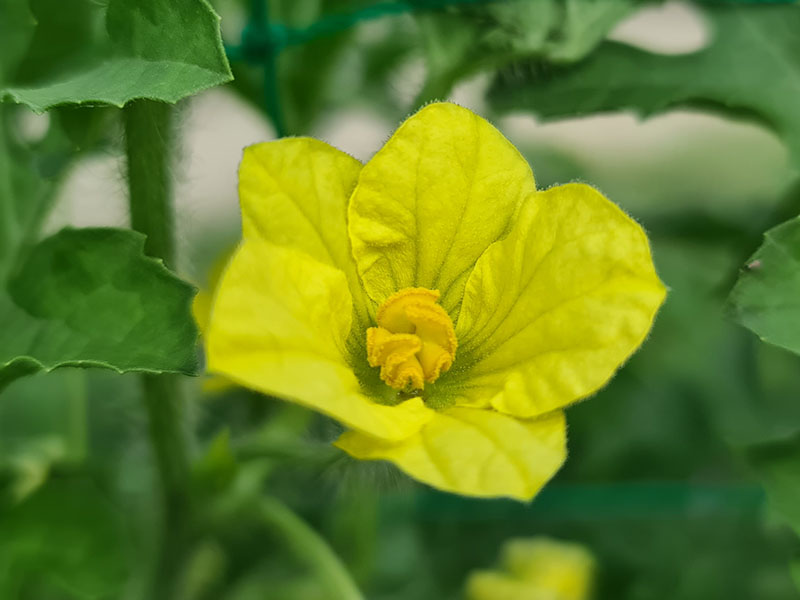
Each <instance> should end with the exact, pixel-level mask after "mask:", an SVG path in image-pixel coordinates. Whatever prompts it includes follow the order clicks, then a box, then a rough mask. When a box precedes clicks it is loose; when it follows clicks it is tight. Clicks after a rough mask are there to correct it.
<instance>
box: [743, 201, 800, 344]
mask: <svg viewBox="0 0 800 600" xmlns="http://www.w3.org/2000/svg"><path fill="white" fill-rule="evenodd" d="M729 306H730V309H731V313H732V315H733V317H734V318H735V319H736V320H737V321H738V322H739V323H741V324H742V325H744V326H745V327H747V328H748V329H750V330H752V331H753V332H755V333H756V334H758V336H759V337H760V338H761V339H762V340H763V341H765V342H768V343H770V344H774V345H775V346H780V347H781V348H786V349H787V350H791V351H792V352H795V353H796V354H800V217H797V218H794V219H792V220H790V221H787V222H786V223H783V224H781V225H778V226H777V227H774V228H773V229H770V230H769V231H767V233H766V234H764V243H763V245H762V246H761V247H760V248H759V249H758V251H756V253H755V254H754V255H753V256H752V257H751V258H750V260H749V261H748V262H747V265H746V266H745V268H744V270H743V271H742V273H741V275H740V276H739V280H738V281H737V282H736V285H735V286H734V288H733V291H732V292H731V295H730V298H729Z"/></svg>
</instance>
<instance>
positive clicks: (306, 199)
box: [207, 103, 665, 500]
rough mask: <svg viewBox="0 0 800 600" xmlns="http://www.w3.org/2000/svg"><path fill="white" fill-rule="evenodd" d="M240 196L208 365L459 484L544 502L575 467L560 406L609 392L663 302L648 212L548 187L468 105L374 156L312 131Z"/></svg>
mask: <svg viewBox="0 0 800 600" xmlns="http://www.w3.org/2000/svg"><path fill="white" fill-rule="evenodd" d="M239 194H240V200H241V208H242V229H243V241H242V244H241V246H240V247H239V248H238V249H237V251H236V253H235V255H234V257H233V259H232V260H231V262H230V263H229V265H228V267H227V269H226V271H225V272H224V274H223V276H222V280H221V282H220V285H219V287H218V291H217V295H216V299H215V303H214V306H213V309H212V315H211V322H210V326H209V332H208V336H207V353H208V365H209V369H210V370H211V371H213V372H216V373H219V374H222V375H224V376H225V377H227V378H229V379H230V380H232V381H234V382H237V383H239V384H241V385H243V386H247V387H250V388H252V389H255V390H258V391H261V392H263V393H266V394H270V395H274V396H278V397H281V398H284V399H286V400H290V401H294V402H298V403H301V404H303V405H305V406H307V407H310V408H313V409H315V410H317V411H320V412H322V413H324V414H326V415H329V416H331V417H333V418H335V419H337V420H339V421H340V422H341V423H342V424H343V425H344V426H345V427H346V428H347V429H348V431H346V432H345V433H344V434H343V435H342V436H341V437H340V438H339V439H338V440H337V441H336V445H337V446H338V447H339V448H341V449H343V450H345V451H346V452H348V453H349V454H351V455H352V456H354V457H356V458H360V459H385V460H389V461H391V462H393V463H395V464H396V465H397V466H398V467H399V468H400V469H402V470H403V471H405V472H406V473H408V474H409V475H411V476H412V477H415V478H416V479H418V480H420V481H423V482H425V483H427V484H429V485H432V486H434V487H437V488H440V489H443V490H447V491H451V492H456V493H460V494H467V495H473V496H487V497H491V496H509V497H512V498H518V499H523V500H527V499H530V498H531V497H533V496H534V495H535V494H536V493H537V491H538V490H539V489H541V487H542V486H543V485H544V484H545V483H546V482H547V481H548V480H549V479H550V478H551V477H552V476H553V474H554V473H555V472H556V471H557V470H558V468H559V467H560V466H561V464H562V463H563V461H564V459H565V457H566V448H565V442H566V440H565V438H566V434H565V422H564V415H563V413H562V411H561V409H562V408H563V407H564V406H566V405H568V404H570V403H572V402H574V401H576V400H578V399H580V398H583V397H585V396H587V395H589V394H591V393H592V392H594V391H596V390H597V389H598V388H599V387H601V386H602V385H604V384H605V383H606V382H607V381H608V379H609V378H610V377H611V376H612V375H613V373H614V371H615V370H616V369H617V368H618V367H619V366H620V364H621V363H622V362H624V361H625V360H626V359H627V358H628V357H629V356H630V355H631V353H632V352H633V351H634V350H635V349H636V348H637V347H638V346H639V345H640V344H641V342H642V341H643V340H644V338H645V336H646V335H647V333H648V331H649V329H650V326H651V324H652V321H653V318H654V315H655V313H656V311H657V309H658V307H659V305H660V304H661V302H662V301H663V299H664V294H665V290H664V286H663V285H662V284H661V282H660V281H659V279H658V277H657V276H656V273H655V270H654V268H653V263H652V259H651V256H650V249H649V246H648V242H647V238H646V236H645V234H644V232H643V231H642V229H641V228H640V227H639V226H638V225H637V224H636V223H635V222H634V221H633V220H631V219H630V218H629V217H628V216H626V215H625V214H624V213H623V212H622V211H621V210H620V209H619V208H618V207H617V206H615V205H614V204H612V203H611V202H609V201H608V200H606V199H605V198H604V197H603V196H602V195H601V194H600V193H599V192H598V191H597V190H595V189H594V188H592V187H589V186H587V185H583V184H568V185H563V186H559V187H554V188H551V189H549V190H546V191H537V190H536V188H535V185H534V179H533V175H532V173H531V170H530V167H529V166H528V164H527V163H526V162H525V160H524V159H523V158H522V157H521V156H520V154H519V152H518V151H517V150H516V149H515V148H514V147H513V146H512V145H511V143H509V142H508V140H506V139H505V138H504V137H503V136H502V134H500V133H499V132H498V131H497V130H496V129H495V128H494V127H493V126H492V125H490V124H489V123H488V122H487V121H485V120H484V119H482V118H481V117H479V116H477V115H475V114H474V113H472V112H470V111H469V110H466V109H464V108H461V107H459V106H456V105H454V104H448V103H437V104H431V105H428V106H426V107H425V108H423V109H422V110H420V111H419V112H418V113H417V114H415V115H414V116H412V117H410V118H409V119H408V120H406V121H405V123H403V125H402V126H401V127H400V128H399V129H398V130H397V131H396V132H395V134H394V135H393V136H392V137H391V139H389V141H388V142H387V143H386V144H385V145H384V146H383V148H382V149H381V150H380V151H379V152H378V153H377V154H376V155H375V156H374V157H373V158H372V159H371V160H370V161H369V162H368V163H367V164H366V165H362V164H361V163H360V162H358V161H357V160H355V159H354V158H351V157H350V156H348V155H346V154H344V153H343V152H340V151H339V150H336V149H335V148H333V147H331V146H329V145H327V144H325V143H323V142H320V141H317V140H314V139H310V138H287V139H282V140H278V141H275V142H267V143H263V144H257V145H255V146H251V147H249V148H247V149H246V150H245V153H244V158H243V160H242V164H241V168H240V171H239Z"/></svg>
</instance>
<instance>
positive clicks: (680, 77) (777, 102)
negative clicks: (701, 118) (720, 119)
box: [489, 3, 800, 159]
mask: <svg viewBox="0 0 800 600" xmlns="http://www.w3.org/2000/svg"><path fill="white" fill-rule="evenodd" d="M703 13H704V15H705V16H706V17H707V18H708V20H709V22H710V24H711V35H712V40H711V43H710V45H708V46H707V47H706V48H704V49H702V50H700V51H699V52H696V53H692V54H681V55H676V56H664V55H659V54H653V53H650V52H646V51H643V50H640V49H636V48H632V47H630V46H627V45H624V44H618V43H614V42H605V43H603V44H602V45H601V46H600V47H598V49H597V51H596V52H595V53H594V54H592V56H591V57H590V58H588V59H587V60H586V61H585V62H582V63H580V64H578V65H575V66H574V67H553V66H552V65H550V66H548V65H547V64H542V63H541V62H540V61H532V62H527V63H526V62H521V63H519V64H517V65H515V68H514V69H513V70H511V71H510V72H509V73H506V74H505V76H502V77H499V78H498V79H497V80H496V82H495V84H494V86H493V88H492V90H491V91H490V93H489V99H490V101H491V102H492V104H493V105H494V107H495V108H497V109H498V110H502V111H508V110H515V109H524V110H530V111H532V112H534V113H535V114H537V115H539V116H541V117H543V118H550V119H552V118H563V117H567V116H575V115H579V114H587V113H596V112H606V111H615V110H624V109H631V110H634V111H636V112H637V113H639V114H642V115H644V116H648V115H653V114H656V113H658V112H662V111H664V110H667V109H669V108H674V107H676V106H692V107H699V108H701V109H708V108H718V109H719V110H722V111H723V112H725V113H726V114H728V115H732V116H741V115H745V116H748V117H751V118H756V119H758V120H759V121H762V122H764V123H766V124H768V125H769V126H771V127H773V128H774V129H775V130H776V131H777V132H778V133H779V134H780V135H782V136H783V137H784V139H785V140H786V143H787V145H788V146H789V149H790V150H791V151H792V153H793V155H794V158H795V159H798V158H800V113H798V111H797V105H796V103H795V102H794V101H793V99H794V97H795V95H796V93H797V89H798V86H800V40H798V38H797V35H796V32H797V29H798V27H800V11H798V10H797V6H796V5H795V4H794V3H786V4H781V5H770V6H759V7H757V8H754V7H752V6H750V7H746V6H724V5H722V6H707V7H705V8H704V9H703Z"/></svg>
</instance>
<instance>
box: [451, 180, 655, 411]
mask: <svg viewBox="0 0 800 600" xmlns="http://www.w3.org/2000/svg"><path fill="white" fill-rule="evenodd" d="M664 296H665V289H664V286H663V284H662V283H661V281H660V280H659V279H658V276H657V275H656V272H655V269H654V267H653V261H652V258H651V256H650V248H649V245H648V242H647V237H646V236H645V233H644V231H642V228H641V227H640V226H639V225H638V224H637V223H636V222H634V221H633V220H632V219H631V218H630V217H628V216H627V215H626V214H625V213H623V212H622V211H621V210H620V209H619V208H618V207H617V206H616V205H614V204H612V203H611V202H609V201H608V200H607V199H606V198H604V197H603V196H602V194H600V193H599V192H598V191H597V190H595V189H594V188H591V187H589V186H587V185H583V184H568V185H563V186H559V187H555V188H552V189H550V190H547V191H545V192H537V193H536V194H534V195H532V196H531V197H530V198H529V199H528V200H527V201H526V203H525V204H524V206H523V208H522V210H521V211H520V217H519V220H518V223H517V224H516V226H515V228H514V229H513V230H512V232H511V233H510V234H509V235H508V237H507V238H506V239H504V240H502V241H500V242H498V243H497V244H495V245H493V246H492V247H491V248H489V249H488V250H487V252H486V253H485V254H484V255H483V256H482V257H481V259H480V260H479V261H478V264H477V265H476V266H475V270H474V271H473V272H472V275H471V276H470V279H469V282H468V283H467V287H466V292H465V296H464V301H463V304H462V308H461V313H460V315H459V319H458V323H457V325H456V335H457V336H458V341H459V344H460V346H459V356H458V361H457V365H456V366H457V368H458V369H459V371H460V372H461V375H462V379H461V380H460V381H456V379H455V378H451V380H449V383H450V384H452V385H453V391H452V393H453V394H454V395H457V396H458V399H457V403H459V404H462V405H471V406H486V405H489V404H490V405H491V406H493V407H494V408H495V409H497V410H499V411H501V412H506V413H509V414H512V415H516V416H519V417H533V416H536V415H539V414H543V413H546V412H549V411H551V410H554V409H557V408H560V407H563V406H565V405H567V404H569V403H570V402H573V401H575V400H577V399H579V398H582V397H584V396H586V395H588V394H591V393H592V392H594V391H595V390H597V389H598V388H599V387H601V386H602V385H604V384H605V383H606V382H607V381H608V379H609V378H610V377H611V376H612V375H613V374H614V372H615V370H616V369H617V368H618V367H619V366H620V365H621V364H622V363H623V362H624V361H625V360H626V359H627V358H628V357H629V356H630V355H631V354H632V353H633V352H634V350H636V348H637V347H638V346H639V345H640V344H641V343H642V341H643V340H644V338H645V336H646V335H647V333H648V331H649V330H650V326H651V325H652V322H653V319H654V317H655V314H656V311H657V310H658V307H659V306H660V305H661V303H662V302H663V300H664ZM459 365H460V368H459ZM447 384H448V380H445V379H444V378H443V380H442V385H447ZM441 393H447V390H446V389H442V390H441Z"/></svg>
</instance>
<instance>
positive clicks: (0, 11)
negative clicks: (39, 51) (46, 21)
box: [0, 0, 34, 84]
mask: <svg viewBox="0 0 800 600" xmlns="http://www.w3.org/2000/svg"><path fill="white" fill-rule="evenodd" d="M0 15H3V18H2V19H0V40H3V51H2V52H0V84H3V83H4V82H5V81H7V80H8V79H9V77H10V75H9V74H10V73H11V71H12V70H13V69H14V67H15V66H16V64H17V61H18V60H19V58H20V57H21V56H22V54H23V53H24V52H25V47H26V46H27V45H28V42H29V40H30V36H31V34H32V32H33V26H34V19H33V15H31V13H30V10H29V8H28V5H27V3H26V2H20V0H0Z"/></svg>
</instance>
